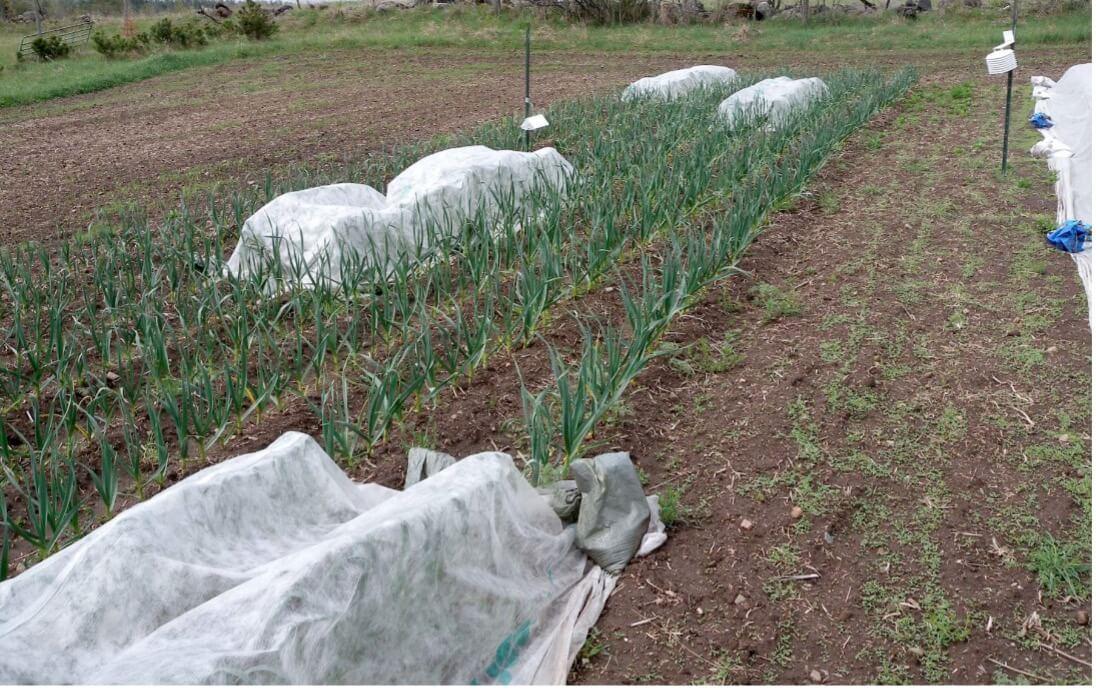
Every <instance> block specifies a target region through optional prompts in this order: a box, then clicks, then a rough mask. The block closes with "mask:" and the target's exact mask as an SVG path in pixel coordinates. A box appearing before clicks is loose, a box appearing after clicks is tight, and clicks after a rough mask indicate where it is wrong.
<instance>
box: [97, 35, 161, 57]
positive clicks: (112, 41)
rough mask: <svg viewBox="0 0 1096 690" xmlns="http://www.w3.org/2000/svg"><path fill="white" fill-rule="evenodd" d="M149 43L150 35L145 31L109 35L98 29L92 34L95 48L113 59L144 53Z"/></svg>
mask: <svg viewBox="0 0 1096 690" xmlns="http://www.w3.org/2000/svg"><path fill="white" fill-rule="evenodd" d="M148 43H149V37H148V34H145V33H139V34H137V35H136V36H133V37H126V36H123V35H121V34H113V35H109V36H108V35H107V34H104V33H103V32H102V31H96V32H95V33H94V34H92V35H91V45H92V46H93V47H94V48H95V51H96V52H97V53H99V54H100V55H102V56H104V57H107V58H111V59H114V58H119V57H123V56H126V55H135V54H137V53H143V52H144V51H145V49H146V48H148Z"/></svg>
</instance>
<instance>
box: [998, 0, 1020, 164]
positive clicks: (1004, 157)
mask: <svg viewBox="0 0 1096 690" xmlns="http://www.w3.org/2000/svg"><path fill="white" fill-rule="evenodd" d="M1019 8H1020V0H1012V37H1013V41H1014V42H1013V44H1012V46H1011V47H1012V48H1015V47H1016V43H1015V38H1016V13H1017V10H1018V9H1019ZM1015 71H1016V70H1009V73H1008V88H1007V90H1006V91H1005V140H1004V141H1003V142H1002V143H1001V174H1002V175H1003V174H1005V171H1006V170H1007V169H1008V128H1009V120H1011V119H1012V73H1013V72H1015Z"/></svg>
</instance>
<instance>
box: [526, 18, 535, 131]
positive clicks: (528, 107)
mask: <svg viewBox="0 0 1096 690" xmlns="http://www.w3.org/2000/svg"><path fill="white" fill-rule="evenodd" d="M531 28H532V24H526V25H525V117H529V116H530V115H532V114H533V101H532V99H530V98H529V32H530V29H531ZM525 150H526V151H528V150H529V130H525Z"/></svg>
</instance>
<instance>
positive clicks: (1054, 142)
mask: <svg viewBox="0 0 1096 690" xmlns="http://www.w3.org/2000/svg"><path fill="white" fill-rule="evenodd" d="M1031 83H1032V86H1033V88H1032V96H1033V98H1034V99H1035V109H1034V111H1035V114H1036V115H1038V114H1043V115H1045V116H1046V117H1047V118H1049V120H1050V123H1051V126H1049V127H1044V128H1041V129H1039V130H1038V131H1039V133H1040V134H1041V135H1042V137H1043V138H1042V140H1041V141H1039V142H1038V143H1037V144H1035V146H1033V147H1032V149H1031V153H1032V155H1035V156H1038V157H1042V158H1046V160H1047V166H1048V167H1049V168H1050V169H1051V170H1053V171H1054V172H1055V174H1056V176H1057V181H1056V182H1055V187H1054V189H1055V193H1056V194H1057V196H1058V224H1059V226H1064V225H1066V224H1067V223H1068V222H1069V221H1073V220H1076V221H1080V222H1082V223H1084V224H1086V225H1089V226H1091V225H1092V224H1093V222H1092V64H1091V63H1088V64H1083V65H1074V66H1073V67H1070V68H1069V69H1068V70H1066V72H1065V74H1063V75H1062V78H1061V79H1059V80H1058V81H1057V82H1055V81H1054V80H1052V79H1048V78H1047V77H1042V76H1037V77H1032V78H1031ZM1070 256H1072V257H1073V260H1074V262H1075V263H1076V264H1077V270H1078V272H1079V273H1080V275H1081V282H1082V283H1083V284H1084V287H1085V294H1086V296H1087V299H1088V305H1089V316H1088V321H1089V327H1090V328H1096V324H1094V323H1093V315H1092V302H1093V295H1092V242H1091V240H1090V241H1088V242H1085V245H1084V251H1081V252H1077V253H1072V254H1070Z"/></svg>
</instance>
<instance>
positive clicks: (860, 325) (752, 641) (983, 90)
mask: <svg viewBox="0 0 1096 690" xmlns="http://www.w3.org/2000/svg"><path fill="white" fill-rule="evenodd" d="M336 14H337V13H332V12H326V13H319V12H301V13H291V16H290V17H289V20H288V21H286V22H285V24H284V28H283V31H282V32H281V33H280V34H279V37H278V38H277V39H275V40H274V41H271V42H269V43H262V44H249V43H244V42H231V43H228V44H225V45H217V46H214V47H211V48H209V49H206V50H203V51H196V52H194V53H186V54H172V56H170V58H171V61H169V62H166V63H165V58H164V56H162V55H161V56H154V57H152V58H148V59H147V60H146V61H135V62H129V63H112V62H108V61H105V60H102V59H100V58H98V57H97V56H86V57H84V58H81V59H80V60H78V61H74V62H72V63H70V64H64V63H59V64H57V65H45V66H39V65H26V66H22V67H20V68H17V67H16V66H15V65H13V64H11V63H7V64H6V67H5V70H4V71H3V72H0V103H23V104H21V105H10V106H7V107H3V108H0V149H2V150H4V151H5V152H6V155H5V157H4V158H3V160H0V231H2V232H3V233H4V235H3V241H4V243H5V244H6V245H9V246H10V245H11V244H13V243H16V242H24V241H30V240H40V241H43V242H45V243H46V244H47V245H48V246H56V245H57V243H58V241H59V240H61V239H64V238H71V237H75V236H80V235H85V234H87V233H88V232H89V231H93V232H94V233H95V234H105V235H106V236H109V235H110V233H111V232H114V231H115V230H116V228H117V227H118V222H117V219H118V218H119V217H120V216H122V215H127V214H136V215H144V214H147V215H149V216H150V217H151V218H152V219H153V221H155V220H156V219H157V218H160V217H163V216H165V215H167V214H171V213H173V212H175V211H176V210H177V207H178V202H179V198H180V196H182V197H186V198H187V199H188V200H189V201H188V206H189V208H190V209H191V212H192V213H194V214H197V215H199V216H200V214H201V212H202V211H201V209H202V207H203V204H204V200H205V199H206V196H207V195H209V194H212V195H213V196H214V198H217V199H220V200H224V199H226V198H228V197H229V196H231V195H232V194H235V193H237V192H241V191H242V193H243V194H245V195H251V196H252V197H254V196H259V195H261V194H262V193H263V191H262V190H263V188H264V186H266V185H267V180H268V178H269V179H270V180H271V184H274V185H276V184H278V183H279V182H280V181H284V180H287V179H292V178H294V177H300V176H301V175H302V174H303V173H302V171H304V172H306V173H307V176H309V178H310V179H319V180H323V179H339V178H340V175H342V174H343V173H342V172H341V171H344V170H346V169H347V168H355V169H356V167H355V166H357V165H358V164H360V162H361V161H362V160H363V159H365V158H368V157H370V156H375V155H379V154H380V153H383V150H384V148H385V147H387V146H391V145H395V144H398V143H404V142H408V141H417V140H424V139H428V138H430V137H433V136H435V135H438V134H444V133H449V132H458V131H467V130H469V129H470V128H472V127H473V126H474V125H476V124H478V123H481V122H484V121H488V120H493V119H497V118H499V117H503V116H507V115H513V114H515V113H516V112H517V111H518V110H519V109H520V103H521V89H522V85H521V53H520V45H521V44H520V37H521V31H522V28H521V27H522V19H521V18H519V17H515V16H509V15H504V16H503V17H502V18H499V19H495V18H493V17H491V16H490V14H489V13H486V12H479V11H459V12H455V13H453V12H450V13H446V12H444V11H434V10H426V11H421V12H420V11H416V12H409V13H390V14H386V15H383V16H375V15H372V14H367V13H362V14H360V15H358V14H356V13H353V12H344V13H343V16H335V15H336ZM293 15H295V16H293ZM309 25H311V27H312V28H309ZM1005 27H1006V20H1005V15H1004V14H1003V13H1001V12H983V13H977V14H970V15H965V14H962V15H961V14H955V15H951V16H948V17H940V16H938V15H932V16H926V17H924V18H922V19H921V20H919V21H918V22H916V23H910V22H905V21H902V20H898V19H896V18H892V17H882V18H874V19H845V20H841V21H834V22H830V23H819V24H816V25H814V26H812V27H806V28H804V27H802V26H800V25H798V24H795V23H784V22H765V23H762V24H746V23H733V24H729V25H720V26H687V27H659V26H652V25H647V24H644V25H638V26H631V27H616V28H613V27H604V28H593V27H582V26H572V25H567V24H564V23H561V22H554V21H538V22H537V23H536V25H535V31H534V37H535V39H534V40H535V51H536V52H535V56H534V64H535V82H534V98H535V100H536V102H537V103H538V105H543V104H547V103H549V102H558V101H562V100H565V99H568V98H573V97H576V96H580V95H583V94H588V93H591V92H601V91H609V90H614V91H615V90H617V89H619V88H620V87H622V86H623V85H624V84H626V83H628V82H630V81H631V80H633V79H635V78H638V77H640V76H644V75H647V74H652V73H656V72H659V71H663V70H665V69H672V68H676V67H681V66H687V65H691V64H697V63H714V64H727V65H730V66H733V67H735V68H737V69H740V70H750V71H753V72H760V73H769V72H772V73H775V72H777V71H785V70H793V71H797V72H801V73H828V72H832V71H836V70H838V69H841V68H843V67H862V66H871V67H879V68H883V69H887V70H894V69H897V68H899V67H900V66H903V65H906V64H911V65H914V66H915V67H917V69H918V70H919V72H920V80H919V82H918V84H917V86H915V88H914V90H913V91H912V92H911V93H910V94H909V95H908V96H907V97H906V98H905V99H903V100H902V101H900V102H899V103H898V104H896V105H895V106H894V107H892V108H890V109H888V110H887V111H885V112H883V113H881V114H880V115H879V116H877V117H876V118H875V119H874V120H873V121H872V122H871V123H870V124H869V126H867V127H866V128H865V129H864V130H862V131H860V132H858V133H857V134H855V135H854V136H853V137H852V138H851V139H850V140H848V141H847V142H846V143H845V145H843V146H842V148H841V149H840V150H839V152H838V154H837V155H835V156H834V157H833V158H832V159H831V160H830V162H829V163H828V164H827V166H826V167H825V168H824V169H823V171H822V173H821V175H820V176H819V178H818V179H816V180H815V181H813V182H812V183H810V184H809V186H808V189H807V190H806V191H805V192H804V193H803V194H801V195H799V196H797V197H796V198H794V199H791V200H788V202H787V203H786V204H784V205H783V206H782V207H781V209H780V210H779V212H778V213H775V214H773V215H771V216H770V217H769V218H768V219H767V222H766V225H765V231H764V233H763V234H762V235H761V237H760V238H759V239H758V241H757V244H755V245H754V247H753V248H751V249H750V250H749V252H748V253H747V255H746V257H747V258H746V261H745V263H744V264H743V265H742V266H741V268H742V269H744V274H743V275H738V276H735V277H732V278H729V279H727V280H725V281H722V282H721V283H719V284H718V285H717V286H716V287H714V288H712V289H710V290H708V291H707V292H706V293H705V294H704V297H703V299H702V300H701V301H700V302H699V303H698V304H697V305H696V306H695V307H694V308H693V309H691V310H690V311H689V312H688V313H687V314H685V316H684V317H682V318H681V319H679V320H678V321H677V322H675V323H674V325H673V327H672V328H671V330H670V332H669V333H668V334H667V336H666V339H667V340H668V341H669V342H671V343H673V344H675V345H676V346H679V348H680V350H679V351H678V352H677V353H676V354H675V355H673V356H668V357H665V358H662V359H659V360H657V361H656V362H655V363H654V364H652V365H651V366H650V367H649V368H648V369H647V370H646V371H644V373H643V374H642V375H641V376H640V377H639V379H638V380H637V382H636V383H635V384H634V385H633V387H632V388H631V389H629V392H628V394H627V395H626V396H625V400H624V401H623V404H622V405H621V406H620V408H619V410H617V411H616V413H615V414H614V415H612V418H611V419H609V420H608V421H607V422H606V423H605V424H603V425H602V426H601V427H599V431H598V434H597V439H598V440H599V441H600V442H601V443H602V444H603V447H604V448H605V449H617V448H619V449H625V450H629V451H631V452H632V454H633V458H634V460H635V461H636V463H637V465H638V466H639V467H640V469H641V470H642V473H643V475H644V479H645V481H646V485H647V488H648V491H652V492H658V493H661V494H662V495H663V497H664V514H665V515H666V517H667V518H671V519H673V523H672V525H671V538H670V541H669V543H668V544H667V546H666V547H664V548H663V549H662V550H660V551H659V552H657V553H656V554H655V555H654V556H652V557H651V558H649V559H645V560H642V561H639V562H636V563H634V564H632V566H630V567H629V569H628V570H627V572H626V573H625V576H624V578H623V579H622V581H621V584H620V586H619V589H618V591H617V592H616V593H615V594H614V595H613V597H612V599H611V600H610V603H609V607H608V609H607V611H606V614H605V616H604V617H603V619H602V620H601V621H600V622H599V624H598V628H597V630H596V632H595V635H594V636H593V637H592V638H591V640H590V641H589V642H588V644H587V646H586V647H585V648H584V650H583V652H582V655H581V658H580V661H579V663H578V664H577V666H576V669H575V673H574V678H573V679H574V680H575V681H578V682H601V683H617V682H620V683H628V682H647V683H662V682H665V683H687V682H694V681H706V682H711V683H721V682H729V683H744V682H755V683H756V682H788V683H799V682H808V681H815V682H817V681H818V680H819V679H821V680H825V681H826V682H835V683H837V682H846V683H866V682H957V683H962V682H966V683H972V682H977V683H987V682H1022V681H1039V680H1042V681H1044V682H1046V681H1055V682H1075V683H1084V682H1088V680H1089V679H1090V670H1089V668H1088V667H1087V666H1085V665H1084V664H1082V663H1079V662H1078V661H1077V660H1076V659H1085V660H1087V659H1088V658H1089V657H1090V649H1091V624H1090V621H1089V620H1088V618H1087V614H1085V613H1084V612H1086V611H1088V610H1089V608H1090V602H1091V588H1090V584H1089V577H1090V563H1091V554H1090V546H1089V544H1090V541H1091V501H1090V493H1091V459H1090V452H1089V448H1090V445H1091V435H1090V432H1089V429H1090V427H1091V412H1090V391H1091V379H1090V375H1089V371H1090V366H1091V364H1090V344H1089V331H1088V327H1087V323H1086V318H1087V312H1086V305H1085V302H1084V294H1083V291H1082V290H1081V288H1080V285H1079V282H1078V278H1077V276H1076V272H1075V270H1074V268H1073V264H1072V262H1070V261H1069V260H1068V258H1066V257H1064V256H1062V255H1061V254H1059V253H1056V252H1054V251H1052V250H1050V249H1048V248H1047V247H1046V246H1045V243H1044V242H1043V240H1042V237H1041V234H1042V233H1044V232H1046V230H1047V229H1049V228H1050V227H1051V226H1052V225H1053V222H1054V208H1055V201H1054V196H1053V191H1052V188H1051V184H1052V181H1051V179H1050V178H1049V175H1048V174H1047V173H1046V171H1045V166H1044V164H1043V163H1042V162H1041V161H1036V160H1033V159H1031V158H1030V157H1029V155H1028V153H1027V149H1028V148H1029V147H1030V146H1031V144H1032V143H1034V141H1035V140H1036V135H1035V134H1034V133H1033V132H1032V131H1031V130H1030V129H1029V128H1027V127H1026V126H1025V122H1024V121H1025V120H1026V117H1027V114H1028V111H1029V110H1030V100H1029V96H1030V89H1029V87H1028V86H1027V84H1028V80H1029V77H1030V76H1032V75H1035V74H1046V75H1049V76H1051V77H1058V76H1060V74H1061V72H1062V71H1064V69H1065V68H1067V67H1068V66H1069V65H1072V64H1074V63H1078V62H1084V61H1088V60H1089V59H1090V56H1089V40H1090V35H1091V23H1090V21H1089V15H1088V10H1087V8H1086V9H1084V10H1082V11H1077V12H1072V13H1065V14H1054V15H1047V16H1032V17H1025V18H1024V20H1023V22H1022V24H1021V27H1020V30H1019V32H1018V33H1019V37H1020V40H1021V47H1020V63H1021V68H1020V71H1019V74H1018V80H1017V83H1018V84H1019V85H1020V87H1019V89H1018V94H1017V97H1016V101H1015V102H1014V106H1015V108H1014V121H1013V140H1012V153H1011V158H1010V162H1011V165H1012V168H1011V170H1010V172H1009V174H1008V175H1006V176H1001V175H1000V174H999V173H998V172H997V168H998V166H999V153H1000V150H999V144H1000V140H999V138H1000V129H1001V112H1002V111H1001V106H1002V103H1003V96H1004V83H1003V80H1002V79H1000V78H990V77H988V76H986V75H985V73H984V72H985V69H984V64H983V62H982V57H983V55H984V54H985V52H987V49H988V48H990V47H992V46H993V45H994V44H996V43H997V42H998V41H999V36H1000V33H999V32H1000V30H1001V29H1002V28H1005ZM5 31H7V33H6V34H4V38H0V55H9V54H10V53H11V52H12V51H11V50H8V49H7V46H9V45H11V41H12V36H13V35H14V33H13V32H12V31H11V30H10V29H5ZM3 41H6V43H4V42H3ZM0 59H7V58H6V57H5V58H0ZM195 65H197V66H195ZM121 82H132V83H128V84H125V85H122V86H117V87H115V88H109V89H103V90H98V89H100V87H102V86H103V85H105V84H109V83H121ZM77 91H89V92H90V93H86V94H84V95H78V96H68V97H60V98H53V97H52V96H53V95H55V94H58V93H73V92H77ZM4 99H7V100H6V101H5V100H4ZM32 101H33V102H32ZM24 102H25V103H24ZM559 136H561V135H560V134H559V133H552V132H551V131H550V132H549V133H548V134H547V135H546V139H547V140H551V139H552V138H553V137H559ZM565 153H566V151H565ZM211 227H212V225H211ZM226 239H227V240H229V241H231V240H230V238H226ZM601 299H602V298H601V297H599V295H598V294H593V295H590V296H586V297H585V298H584V301H583V302H582V305H583V307H584V308H586V309H590V310H591V311H596V310H598V309H600V308H602V307H601V305H602V302H601V301H599V300H601ZM606 299H607V298H606ZM572 325H573V324H572V321H571V320H570V319H569V317H568V316H567V315H564V314H559V315H556V316H555V317H554V318H553V319H551V320H550V322H549V324H548V325H547V327H546V333H547V335H548V337H550V338H552V339H553V341H554V342H565V343H569V344H570V345H572V346H573V345H574V343H573V342H569V341H573V340H574V337H573V328H572ZM538 356H539V357H541V358H543V353H540V354H539V355H538V354H537V353H536V352H532V351H530V352H519V353H517V354H516V355H515V356H514V357H513V358H511V357H510V355H509V354H507V355H505V356H498V357H494V358H492V359H490V360H489V361H488V362H487V363H486V365H485V367H484V368H483V370H482V371H481V372H480V373H479V374H477V376H476V377H475V379H474V380H472V381H471V382H469V383H468V384H467V385H462V386H461V387H459V388H456V389H453V390H451V391H449V392H446V393H445V394H444V395H443V396H441V397H440V399H439V400H438V405H437V407H436V408H435V409H429V410H424V411H422V412H417V413H414V414H409V415H408V417H407V418H406V419H405V420H403V422H402V423H401V424H400V425H399V428H396V429H394V430H393V431H392V435H391V437H390V438H389V439H388V440H387V441H386V442H385V443H384V444H383V445H381V446H380V447H378V448H377V449H375V451H374V452H373V453H372V454H371V455H370V457H369V458H368V462H365V463H363V464H360V465H358V466H356V467H355V468H354V469H353V472H354V474H355V476H356V477H358V478H360V479H362V480H371V481H381V482H383V483H386V484H389V485H393V486H399V485H401V480H402V467H403V460H404V455H405V453H406V449H407V447H408V446H409V445H412V444H426V445H429V446H432V447H436V448H438V449H440V450H444V451H446V452H449V453H452V454H455V455H458V456H459V455H461V454H464V453H469V452H473V451H477V450H483V449H487V448H499V449H502V450H506V451H507V452H514V453H517V454H518V455H521V454H523V453H524V452H525V451H526V450H527V449H526V447H525V439H524V437H523V435H522V433H521V424H520V418H521V415H522V412H521V399H520V387H519V385H518V382H517V380H516V378H515V376H514V370H513V366H514V364H515V363H516V364H518V365H519V366H522V367H528V366H530V365H529V362H530V361H534V360H536V358H537V357H538ZM534 368H535V367H534ZM543 373H544V377H543V378H545V380H544V381H535V382H528V383H529V384H530V385H534V384H536V385H545V384H546V383H547V378H548V377H549V373H548V372H547V371H545V372H543ZM285 428H296V429H299V430H301V431H305V432H307V433H313V434H317V435H318V434H319V433H320V424H319V420H318V419H317V417H316V415H315V414H313V413H312V412H311V411H310V410H309V408H308V406H307V405H306V404H304V403H300V404H293V405H287V406H286V407H285V408H284V409H282V408H280V409H275V410H272V411H271V412H270V413H269V414H268V415H267V416H266V417H265V418H264V419H263V422H262V424H253V425H249V426H246V427H245V428H244V429H242V430H241V431H240V432H239V433H237V434H236V435H234V436H233V437H232V438H230V439H227V443H226V444H225V445H224V446H223V447H219V448H218V449H217V450H216V452H214V453H212V454H211V456H210V458H209V461H215V460H216V459H217V458H220V457H227V456H229V455H234V454H236V453H239V452H242V451H245V450H250V449H254V448H258V447H261V446H264V445H266V444H267V443H269V442H270V441H271V440H273V438H275V437H276V436H277V435H278V433H279V432H280V431H281V430H283V429H285ZM199 466H200V463H197V462H192V463H190V464H189V465H188V466H187V467H186V468H185V469H181V470H179V472H178V474H176V475H174V476H173V477H172V478H173V479H177V478H178V477H179V476H182V475H184V474H187V473H190V472H193V471H195V470H196V469H198V467H199ZM793 508H798V509H799V512H798V513H796V514H795V515H794V516H793V512H792V511H793ZM743 519H747V520H749V521H750V523H751V524H752V526H751V527H750V529H748V530H744V529H742V527H741V523H742V520H743ZM30 558H31V557H28V558H27V559H24V560H21V561H19V562H18V563H17V565H16V568H22V567H25V565H26V563H29V562H30ZM799 576H807V577H806V578H801V579H794V578H796V577H799ZM813 576H817V577H816V578H814V577H813ZM1071 657H1073V658H1071Z"/></svg>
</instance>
